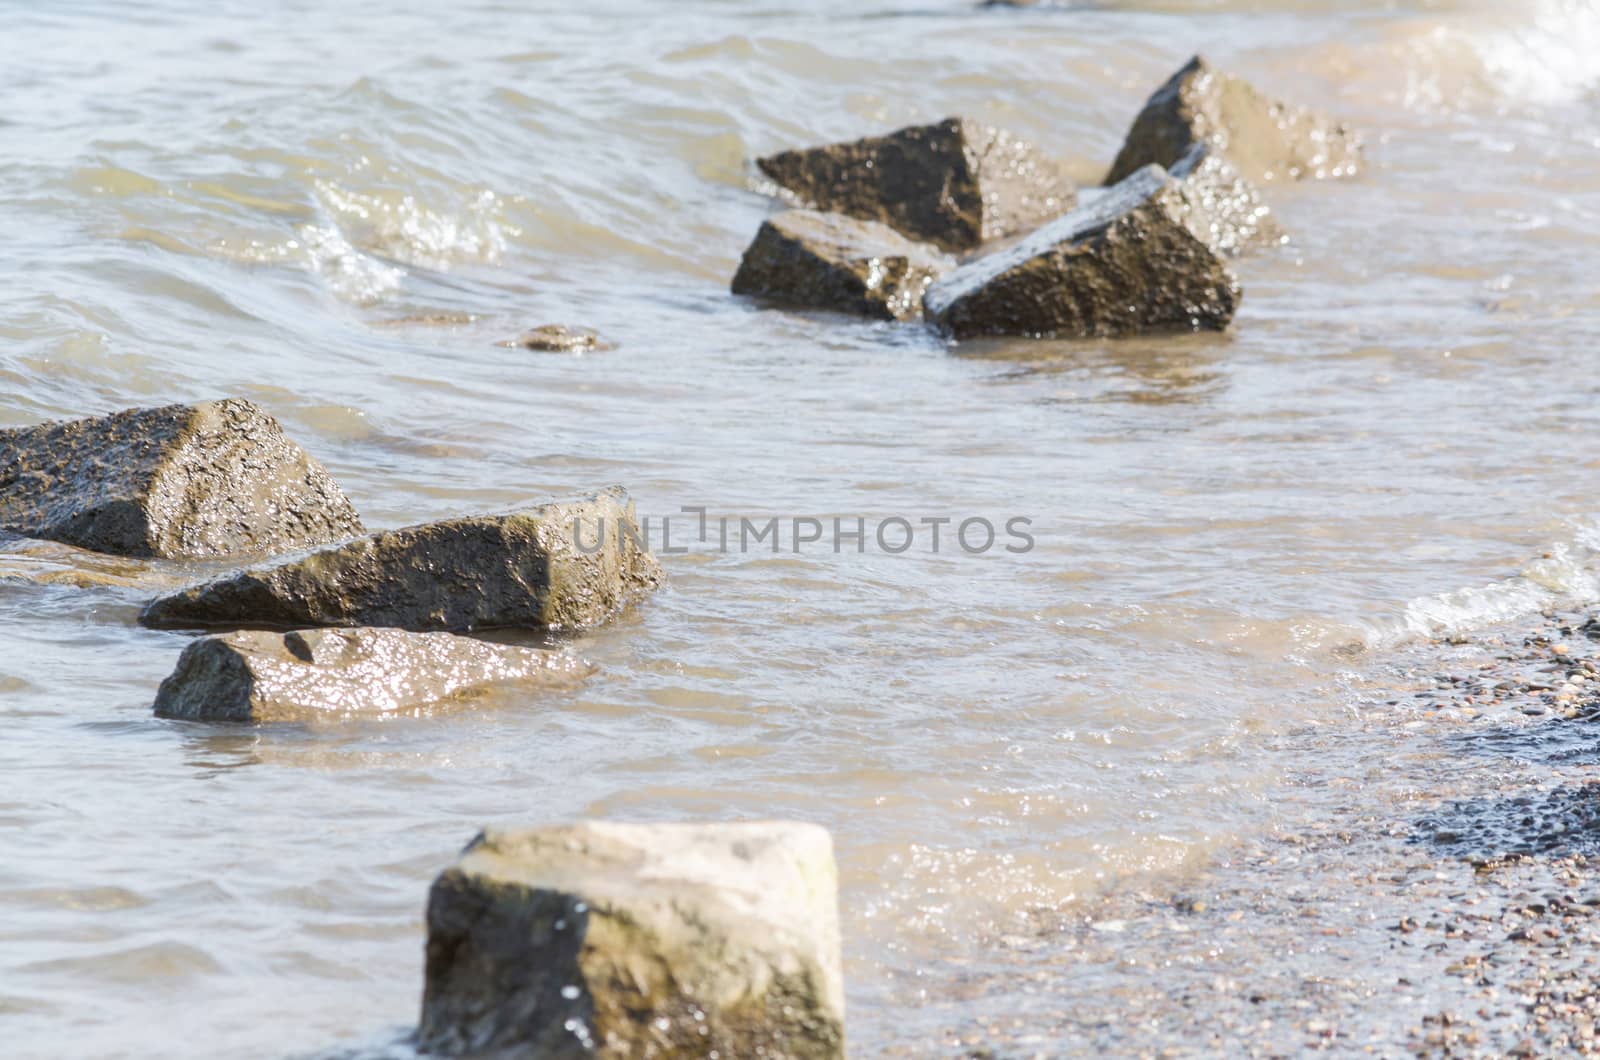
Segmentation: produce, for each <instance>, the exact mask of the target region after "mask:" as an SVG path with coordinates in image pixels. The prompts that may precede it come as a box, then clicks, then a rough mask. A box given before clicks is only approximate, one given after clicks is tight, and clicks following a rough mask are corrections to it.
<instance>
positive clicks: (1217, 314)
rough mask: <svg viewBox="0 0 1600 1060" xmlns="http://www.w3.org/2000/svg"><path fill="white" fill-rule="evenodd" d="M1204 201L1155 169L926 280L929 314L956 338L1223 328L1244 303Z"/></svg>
mask: <svg viewBox="0 0 1600 1060" xmlns="http://www.w3.org/2000/svg"><path fill="white" fill-rule="evenodd" d="M1201 198H1202V197H1201V196H1199V195H1198V194H1196V193H1195V192H1194V191H1193V190H1192V189H1189V188H1187V187H1186V186H1185V185H1184V183H1183V182H1181V181H1176V180H1173V179H1171V178H1170V177H1169V176H1168V175H1167V174H1166V172H1165V171H1163V170H1162V168H1161V167H1160V166H1148V167H1146V168H1145V169H1142V170H1140V171H1139V172H1138V173H1136V174H1134V175H1133V176H1132V177H1129V178H1128V179H1127V180H1125V181H1123V182H1122V183H1121V184H1119V185H1117V186H1116V187H1115V188H1111V189H1109V190H1108V191H1107V192H1106V193H1105V194H1104V195H1102V196H1101V197H1100V198H1098V199H1096V200H1095V201H1094V202H1093V203H1092V204H1090V205H1089V206H1086V207H1084V208H1082V209H1079V210H1075V211H1073V212H1072V213H1070V214H1068V215H1067V216H1065V217H1062V218H1060V219H1058V220H1056V221H1053V222H1051V223H1050V224H1048V225H1046V226H1045V227H1044V228H1041V229H1039V230H1038V231H1037V232H1035V233H1033V235H1031V236H1029V237H1028V238H1026V239H1024V240H1022V241H1021V242H1019V243H1017V244H1016V245H1015V246H1013V247H1011V248H1009V249H1007V250H1003V251H1001V252H999V253H996V254H991V255H989V256H988V257H984V258H979V259H978V260H977V261H974V262H971V263H969V264H967V265H964V266H962V267H961V268H959V269H957V270H956V271H954V272H952V273H950V275H948V276H946V277H945V278H944V279H943V280H940V281H939V282H938V283H936V284H934V285H933V286H932V287H931V288H929V289H928V294H927V297H926V298H925V299H924V303H925V306H926V311H927V315H928V317H929V319H930V320H932V321H933V322H934V323H935V324H936V325H937V326H938V327H939V328H940V330H942V331H944V332H946V333H947V334H950V335H953V336H955V337H957V338H963V337H966V336H969V335H1037V336H1048V335H1060V336H1082V337H1086V336H1106V337H1111V336H1119V335H1132V334H1137V333H1141V332H1149V331H1174V330H1199V329H1202V328H1211V329H1216V330H1221V329H1222V328H1225V327H1227V325H1228V321H1229V320H1231V319H1233V313H1234V310H1235V309H1236V308H1237V306H1238V304H1239V297H1240V291H1239V283H1238V280H1236V279H1235V278H1234V276H1233V274H1232V273H1231V272H1229V271H1228V268H1227V266H1226V265H1225V264H1224V263H1223V260H1222V257H1221V254H1220V252H1219V251H1217V250H1216V249H1214V248H1213V247H1212V245H1211V230H1212V227H1213V222H1212V220H1211V218H1210V217H1209V216H1208V215H1206V213H1205V211H1204V208H1203V206H1202V205H1201V203H1200V199H1201Z"/></svg>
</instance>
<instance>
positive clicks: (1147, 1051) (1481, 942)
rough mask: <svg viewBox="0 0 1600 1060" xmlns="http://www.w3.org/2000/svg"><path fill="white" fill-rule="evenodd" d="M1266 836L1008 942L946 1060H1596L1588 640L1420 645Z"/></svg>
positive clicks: (1597, 714)
mask: <svg viewBox="0 0 1600 1060" xmlns="http://www.w3.org/2000/svg"><path fill="white" fill-rule="evenodd" d="M1389 673H1390V676H1391V677H1392V680H1390V681H1388V682H1387V683H1386V684H1385V685H1384V686H1382V687H1368V688H1366V689H1364V690H1363V693H1362V695H1361V697H1360V699H1361V705H1360V707H1359V708H1358V715H1359V717H1358V719H1357V721H1356V723H1355V724H1353V725H1350V726H1348V727H1347V728H1346V730H1344V731H1340V732H1337V733H1334V734H1332V735H1330V733H1329V732H1328V731H1326V727H1323V728H1320V729H1319V730H1318V731H1317V732H1316V733H1314V734H1311V733H1300V734H1290V735H1289V736H1286V737H1284V738H1283V741H1282V742H1283V743H1284V745H1285V749H1286V750H1290V751H1293V750H1295V749H1296V748H1295V745H1296V743H1297V742H1298V743H1299V744H1300V746H1299V748H1298V750H1300V751H1301V752H1303V753H1302V754H1300V755H1298V756H1292V758H1291V760H1294V761H1297V762H1299V763H1301V764H1300V765H1299V767H1298V768H1297V769H1296V770H1295V772H1294V773H1293V774H1292V775H1290V776H1289V777H1288V778H1287V783H1286V785H1285V790H1284V792H1283V793H1282V797H1281V799H1276V798H1275V800H1274V809H1273V820H1272V822H1271V824H1270V826H1269V827H1268V828H1267V829H1265V830H1264V832H1263V834H1261V835H1260V836H1257V837H1255V838H1254V839H1251V840H1248V841H1245V842H1244V843H1242V844H1240V845H1238V846H1236V847H1234V848H1232V849H1228V850H1225V851H1223V852H1221V853H1220V854H1219V856H1218V857H1217V858H1215V859H1214V860H1213V862H1212V863H1211V865H1210V866H1209V867H1208V868H1207V869H1205V870H1204V871H1203V872H1201V873H1199V874H1197V875H1194V876H1191V877H1188V878H1185V879H1183V880H1182V881H1179V883H1178V884H1177V886H1178V887H1179V890H1178V891H1177V892H1176V893H1174V890H1173V887H1174V882H1173V881H1172V880H1170V879H1169V880H1166V881H1161V880H1143V881H1134V882H1130V883H1127V884H1125V885H1124V886H1123V887H1122V888H1120V889H1118V890H1115V891H1113V892H1112V893H1108V894H1105V895H1102V896H1098V897H1096V898H1094V899H1092V900H1089V901H1087V902H1084V903H1081V904H1079V905H1077V906H1075V907H1073V908H1072V909H1070V910H1068V911H1067V912H1066V913H1065V914H1063V916H1062V917H1061V918H1059V919H1057V920H1055V921H1054V922H1052V923H1049V924H1048V925H1044V926H1041V927H1040V929H1039V930H1038V931H1037V932H1036V933H1033V934H1028V935H1012V936H1006V937H1004V938H1002V939H1001V940H1000V945H1001V946H1002V947H1004V948H1005V949H1006V950H1008V951H1009V952H1008V954H1007V956H1008V957H1009V958H1011V959H1012V960H1011V963H1012V965H1013V967H1012V968H1011V969H1010V970H1007V971H1005V972H1003V973H1002V972H997V971H994V970H989V971H986V972H983V973H974V974H973V975H972V976H970V977H968V978H966V979H963V980H962V981H961V982H960V984H959V985H958V986H955V987H953V988H951V989H950V991H949V994H948V996H945V997H942V998H939V999H935V1003H939V1002H947V1003H949V1004H950V1005H951V1009H952V1012H953V1013H955V1012H962V1013H979V1014H981V1015H976V1016H961V1017H956V1019H955V1021H954V1022H953V1024H952V1026H951V1027H950V1029H949V1032H948V1036H947V1038H946V1040H945V1043H944V1045H945V1046H946V1047H947V1049H948V1053H947V1055H951V1056H962V1057H971V1058H994V1060H1000V1058H1005V1060H1011V1058H1021V1057H1045V1056H1052V1057H1053V1056H1061V1055H1067V1054H1089V1053H1101V1054H1105V1055H1110V1056H1140V1057H1144V1056H1148V1057H1187V1056H1216V1055H1228V1056H1262V1057H1269V1056H1291V1055H1301V1054H1304V1053H1307V1052H1328V1053H1332V1054H1360V1055H1372V1056H1422V1057H1468V1056H1473V1057H1476V1056H1516V1057H1546V1056H1556V1055H1579V1056H1582V1055H1592V1054H1600V1039H1597V1031H1596V1021H1597V1018H1600V996H1597V990H1596V983H1597V979H1600V725H1597V724H1596V722H1597V721H1600V676H1597V674H1600V624H1596V623H1594V622H1593V621H1589V620H1586V616H1583V615H1575V614H1559V613H1548V614H1546V615H1544V616H1542V617H1536V618H1535V619H1534V620H1533V621H1532V622H1528V621H1524V622H1522V623H1521V624H1520V626H1519V627H1517V628H1516V629H1515V630H1514V631H1508V630H1504V629H1502V630H1496V631H1491V632H1487V633H1481V634H1477V635H1474V636H1472V637H1471V638H1454V639H1452V640H1449V641H1436V642H1432V643H1429V644H1423V645H1417V646H1414V647H1413V648H1410V649H1407V651H1406V652H1404V653H1402V656H1401V660H1400V664H1399V666H1398V667H1397V668H1395V669H1394V670H1392V671H1390V672H1389Z"/></svg>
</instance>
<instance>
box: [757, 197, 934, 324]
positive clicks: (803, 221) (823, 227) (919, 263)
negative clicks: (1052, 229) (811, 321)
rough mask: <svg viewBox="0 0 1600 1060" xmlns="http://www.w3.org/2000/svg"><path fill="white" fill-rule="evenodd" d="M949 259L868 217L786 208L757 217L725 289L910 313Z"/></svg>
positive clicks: (892, 316) (888, 314) (894, 315)
mask: <svg viewBox="0 0 1600 1060" xmlns="http://www.w3.org/2000/svg"><path fill="white" fill-rule="evenodd" d="M954 267H955V262H954V261H953V260H952V259H950V258H949V257H947V256H946V255H944V254H943V253H941V252H940V251H939V248H937V247H934V246H931V245H929V244H927V243H913V242H912V241H911V240H909V239H906V238H905V237H904V236H902V235H900V233H898V232H896V231H895V230H894V229H892V228H890V227H888V226H887V225H883V224H879V223H878V222H876V221H861V220H857V219H855V218H852V217H845V216H843V215H841V214H832V213H818V212H816V211H814V210H787V211H785V212H784V213H781V214H779V215H777V216H776V217H770V218H768V219H767V220H765V221H763V222H762V223H761V229H760V231H758V232H757V233H756V238H755V240H754V242H752V243H751V244H750V247H749V249H748V250H746V251H745V252H744V259H743V260H742V261H740V263H739V271H738V272H737V273H736V274H735V275H734V277H733V293H734V294H743V295H754V296H756V297H760V298H766V299H770V300H772V301H774V302H783V303H786V304H789V305H798V306H810V307H815V308H818V309H837V310H839V311H841V312H845V313H859V314H861V315H862V316H869V317H875V318H877V319H880V320H917V319H920V318H921V316H922V295H923V292H925V291H926V290H927V289H928V285H929V284H931V283H932V282H933V281H934V280H935V279H937V278H938V277H940V276H942V275H944V274H945V273H946V272H948V271H950V269H952V268H954Z"/></svg>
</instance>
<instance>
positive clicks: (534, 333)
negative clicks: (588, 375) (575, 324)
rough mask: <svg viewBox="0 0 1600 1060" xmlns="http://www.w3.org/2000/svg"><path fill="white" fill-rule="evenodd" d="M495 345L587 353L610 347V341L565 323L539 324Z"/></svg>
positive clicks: (587, 330)
mask: <svg viewBox="0 0 1600 1060" xmlns="http://www.w3.org/2000/svg"><path fill="white" fill-rule="evenodd" d="M496 345H499V346H515V347H520V348H522V349H524V350H542V351H545V352H548V353H587V352H589V351H590V350H609V349H611V344H610V343H608V342H606V341H605V340H604V339H602V338H601V337H600V336H599V335H598V334H596V333H595V332H593V331H590V330H589V329H588V328H570V327H568V326H567V325H565V324H541V325H539V326H538V327H536V328H531V329H529V330H528V331H524V332H523V333H522V334H521V335H518V336H517V337H516V338H514V339H506V340H505V341H504V342H500V343H496Z"/></svg>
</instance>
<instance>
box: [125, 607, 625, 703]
mask: <svg viewBox="0 0 1600 1060" xmlns="http://www.w3.org/2000/svg"><path fill="white" fill-rule="evenodd" d="M594 670H595V668H594V667H593V666H592V665H590V664H589V663H586V662H584V661H583V660H581V659H577V658H574V657H573V656H570V655H564V654H561V653H560V652H552V651H541V650H539V649H536V648H522V647H517V646H515V645H509V644H489V643H485V642H484V641H481V640H473V639H472V638H470V637H458V636H456V635H455V634H453V633H409V632H407V631H405V630H401V629H370V628H363V629H306V630H295V631H293V632H290V633H271V632H267V631H265V630H240V631H237V632H234V633H225V634H220V635H216V636H210V637H201V638H199V639H198V640H196V641H194V642H193V643H192V644H190V645H189V646H188V647H187V648H185V649H184V650H183V654H182V655H181V656H179V658H178V666H177V669H175V670H174V671H173V672H172V675H171V676H170V677H168V678H167V679H166V680H165V681H162V682H161V689H160V691H158V692H157V693H156V702H155V712H156V714H157V715H159V716H161V717H164V718H187V719H191V720H196V721H307V720H321V719H328V718H340V717H348V716H375V715H385V714H397V713H408V714H410V713H419V712H424V711H431V710H435V709H438V708H441V707H444V706H448V705H460V704H462V703H467V702H471V701H472V700H474V699H478V698H481V697H482V696H484V695H485V694H487V693H489V692H490V691H492V690H494V689H496V688H502V687H506V686H510V685H518V686H534V687H570V686H572V685H575V684H577V683H578V682H579V681H581V680H582V679H583V678H585V677H587V676H589V675H590V674H592V673H594Z"/></svg>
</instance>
